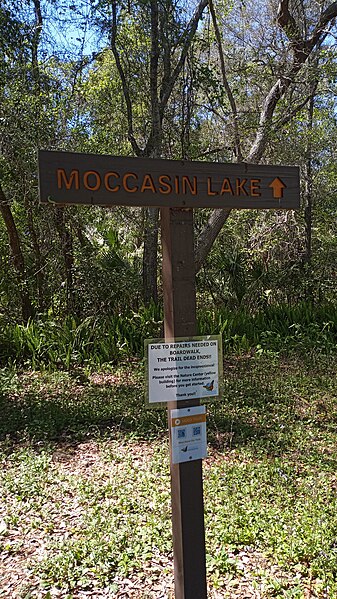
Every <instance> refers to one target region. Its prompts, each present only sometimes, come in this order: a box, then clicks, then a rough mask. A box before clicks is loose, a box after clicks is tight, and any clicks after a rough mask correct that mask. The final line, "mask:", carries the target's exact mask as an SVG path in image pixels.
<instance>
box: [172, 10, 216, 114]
mask: <svg viewBox="0 0 337 599" xmlns="http://www.w3.org/2000/svg"><path fill="white" fill-rule="evenodd" d="M207 4H208V0H200V2H199V5H198V7H197V8H196V10H195V13H194V15H193V17H192V18H191V20H190V22H189V23H188V25H187V27H186V29H185V32H184V38H185V41H184V44H183V48H182V50H181V54H180V58H179V60H178V62H177V64H176V67H175V69H174V71H173V73H172V75H171V77H170V78H169V79H168V80H167V81H165V85H164V81H163V82H162V88H161V93H160V99H161V102H160V113H161V117H162V116H163V114H164V110H165V107H166V105H167V102H168V101H169V99H170V96H171V93H172V90H173V87H174V85H175V83H176V81H177V79H178V77H179V75H180V73H181V71H182V68H183V66H184V64H185V60H186V57H187V53H188V50H189V48H190V46H191V43H192V40H193V37H194V35H195V32H196V30H197V27H198V24H199V21H200V19H201V17H202V13H203V12H204V10H205V8H206V6H207Z"/></svg>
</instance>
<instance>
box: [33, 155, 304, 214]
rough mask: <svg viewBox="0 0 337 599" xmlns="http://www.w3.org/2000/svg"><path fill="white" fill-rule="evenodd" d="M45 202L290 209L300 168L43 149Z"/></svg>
mask: <svg viewBox="0 0 337 599" xmlns="http://www.w3.org/2000/svg"><path fill="white" fill-rule="evenodd" d="M39 178H40V199H41V202H42V203H43V204H48V203H50V204H61V205H64V204H83V205H85V204H89V205H98V206H117V205H118V206H120V205H124V206H161V207H165V206H167V207H176V208H260V209H262V208H263V209H265V208H288V209H289V208H290V209H293V210H296V209H298V208H299V202H300V185H299V168H298V167H296V166H270V165H256V164H246V163H240V164H231V163H210V162H191V161H184V160H181V161H179V160H158V159H150V158H133V157H117V156H106V155H92V154H74V153H72V152H52V151H40V152H39Z"/></svg>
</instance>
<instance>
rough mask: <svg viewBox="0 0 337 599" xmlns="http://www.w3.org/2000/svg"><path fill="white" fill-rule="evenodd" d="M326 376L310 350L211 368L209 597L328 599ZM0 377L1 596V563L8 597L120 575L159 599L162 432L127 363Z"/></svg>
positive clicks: (335, 491) (332, 389) (330, 376)
mask: <svg viewBox="0 0 337 599" xmlns="http://www.w3.org/2000/svg"><path fill="white" fill-rule="evenodd" d="M336 370H337V360H336V357H335V356H333V355H329V356H324V355H319V356H318V355H316V354H315V353H312V354H308V355H307V356H306V357H305V358H299V357H297V358H296V357H293V358H292V359H291V360H290V359H288V360H285V359H282V360H281V359H279V358H278V357H275V356H272V355H263V354H262V355H260V356H259V355H256V354H255V355H251V356H241V357H240V358H232V359H229V360H227V361H226V362H225V368H224V378H225V380H224V387H223V400H222V401H221V402H218V403H214V404H212V405H209V409H208V412H209V414H208V440H209V453H210V455H209V458H207V460H205V462H204V488H205V493H204V494H205V519H206V531H207V536H206V543H207V569H208V578H209V584H210V589H211V593H213V592H214V593H215V591H216V590H217V591H218V592H220V596H223V597H241V596H242V597H243V596H245V595H244V591H245V590H246V591H247V589H248V590H249V591H250V592H251V593H253V592H256V593H257V592H258V593H260V596H261V597H265V598H270V597H280V598H281V597H284V598H288V597H289V598H290V597H292V598H298V599H306V598H307V597H322V598H329V599H332V598H335V597H336V596H337V475H336V465H337V443H336V441H337V427H336V424H337V400H336V396H337V393H336V392H337V378H336ZM0 381H1V382H0V385H1V386H0V389H2V395H1V394H0V410H1V415H2V418H1V421H0V439H1V445H0V459H1V461H2V469H1V473H0V493H1V499H2V501H1V507H0V551H1V554H0V559H2V560H3V564H4V566H5V571H6V572H7V574H6V575H5V577H4V581H3V582H2V583H1V582H0V597H8V596H12V595H11V593H13V584H14V583H13V580H14V574H13V576H12V577H11V574H10V572H11V568H12V569H14V571H15V573H16V575H17V573H18V572H19V573H20V572H21V579H20V576H19V579H20V584H19V586H17V587H16V592H17V593H19V594H18V595H17V596H18V597H22V598H28V597H30V596H34V595H32V593H33V592H44V593H45V594H46V595H45V596H47V594H48V593H50V596H51V597H53V596H55V597H56V596H62V597H64V598H65V597H75V596H76V593H78V592H79V591H80V590H83V591H85V590H87V591H89V590H93V589H104V593H105V596H106V597H108V596H116V593H117V592H118V590H119V589H122V588H124V586H123V585H124V584H126V582H125V581H126V580H129V581H130V580H132V581H133V584H134V586H133V587H132V588H133V589H136V588H137V585H136V581H137V580H142V585H140V588H142V589H143V590H142V591H139V594H137V593H136V590H134V591H133V593H134V594H133V595H132V594H131V595H129V596H130V597H132V596H133V597H135V598H136V597H150V596H153V597H158V596H159V595H160V593H159V591H155V590H153V589H156V588H159V587H158V585H159V584H164V582H165V584H167V585H168V587H169V586H170V582H171V579H172V571H171V557H172V547H171V525H170V488H169V487H170V485H169V464H168V447H167V434H166V426H167V425H166V414H165V412H164V411H149V410H145V409H144V408H143V403H142V402H143V400H142V394H143V370H142V365H141V363H138V362H134V363H132V364H130V363H128V364H125V365H124V366H121V367H119V368H115V369H110V370H106V371H104V372H101V373H90V372H88V371H84V370H77V371H75V372H53V373H48V372H44V373H40V372H32V371H29V372H19V371H16V370H14V369H12V370H11V369H3V370H1V371H0ZM22 555H24V556H25V558H27V565H26V566H25V568H24V567H23V566H22V565H20V564H21V561H20V559H21V558H22ZM29 556H30V557H29ZM0 570H1V568H0ZM0 581H1V577H0ZM146 581H147V582H146ZM163 581H164V582H163ZM11 585H12V586H11ZM16 585H18V582H17V580H16ZM130 588H131V587H130ZM55 589H61V590H60V591H56V590H55ZM151 589H152V592H153V593H154V594H153V595H151ZM254 589H255V590H254ZM57 592H59V593H61V595H57ZM137 592H138V591H137ZM54 593H55V595H54ZM109 593H110V595H109ZM146 593H147V594H146ZM156 593H157V594H156ZM240 593H241V594H240ZM310 593H311V594H310ZM247 594H248V593H247ZM13 596H14V595H13ZM211 596H213V595H211Z"/></svg>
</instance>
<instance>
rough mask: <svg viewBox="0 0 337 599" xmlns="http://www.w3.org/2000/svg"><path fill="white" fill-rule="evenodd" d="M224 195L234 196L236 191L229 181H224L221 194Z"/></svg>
mask: <svg viewBox="0 0 337 599" xmlns="http://www.w3.org/2000/svg"><path fill="white" fill-rule="evenodd" d="M224 193H230V194H231V195H232V196H233V195H234V191H233V188H232V186H231V182H230V180H229V179H224V180H223V182H222V187H221V191H220V194H221V195H223V194H224Z"/></svg>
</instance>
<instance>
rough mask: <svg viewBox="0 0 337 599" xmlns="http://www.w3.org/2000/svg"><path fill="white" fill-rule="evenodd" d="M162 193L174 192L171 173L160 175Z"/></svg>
mask: <svg viewBox="0 0 337 599" xmlns="http://www.w3.org/2000/svg"><path fill="white" fill-rule="evenodd" d="M158 181H159V188H158V189H159V191H160V193H172V185H171V179H170V177H169V175H160V177H158Z"/></svg>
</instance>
